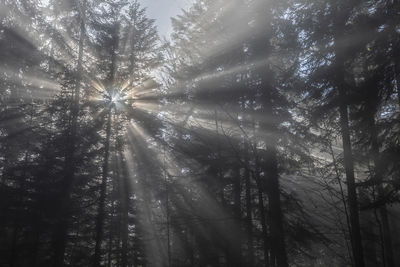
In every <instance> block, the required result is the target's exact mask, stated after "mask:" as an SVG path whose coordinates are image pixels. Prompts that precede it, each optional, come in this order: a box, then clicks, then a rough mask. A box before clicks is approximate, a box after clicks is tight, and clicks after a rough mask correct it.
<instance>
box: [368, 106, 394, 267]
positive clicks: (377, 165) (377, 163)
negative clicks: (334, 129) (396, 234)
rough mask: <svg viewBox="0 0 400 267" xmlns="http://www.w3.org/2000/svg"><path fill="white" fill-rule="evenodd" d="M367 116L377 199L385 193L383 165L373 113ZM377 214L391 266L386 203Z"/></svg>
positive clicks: (387, 261)
mask: <svg viewBox="0 0 400 267" xmlns="http://www.w3.org/2000/svg"><path fill="white" fill-rule="evenodd" d="M368 116H369V118H368V120H369V129H370V134H371V154H372V159H373V162H374V176H373V179H374V180H375V182H376V184H377V187H378V190H377V192H378V199H382V198H383V197H384V195H385V192H384V188H383V185H382V182H383V169H382V168H383V166H382V162H381V159H380V154H379V143H378V132H377V129H376V123H375V118H374V116H375V113H373V112H370V113H369V114H368ZM379 214H380V217H381V220H382V234H383V236H382V239H383V247H384V255H385V258H384V259H383V260H384V261H385V263H386V264H385V266H388V267H391V266H394V258H393V245H392V237H391V232H390V226H389V218H388V214H387V208H386V204H383V206H382V207H379Z"/></svg>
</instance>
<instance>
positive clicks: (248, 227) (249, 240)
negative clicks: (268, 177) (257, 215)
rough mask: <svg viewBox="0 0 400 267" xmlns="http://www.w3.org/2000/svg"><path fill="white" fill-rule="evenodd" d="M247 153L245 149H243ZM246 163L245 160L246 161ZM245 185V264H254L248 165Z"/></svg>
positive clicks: (250, 266) (245, 173)
mask: <svg viewBox="0 0 400 267" xmlns="http://www.w3.org/2000/svg"><path fill="white" fill-rule="evenodd" d="M245 153H247V151H245ZM246 163H247V162H246ZM244 179H245V187H246V231H247V249H248V251H247V266H249V267H252V266H254V246H253V218H252V197H251V180H250V171H249V169H248V166H247V167H246V168H245V170H244Z"/></svg>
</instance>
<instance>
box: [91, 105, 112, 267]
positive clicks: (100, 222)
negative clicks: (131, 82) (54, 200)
mask: <svg viewBox="0 0 400 267" xmlns="http://www.w3.org/2000/svg"><path fill="white" fill-rule="evenodd" d="M110 136H111V108H110V110H109V112H108V119H107V129H106V142H105V145H104V162H103V173H102V180H101V188H100V200H99V206H98V212H97V219H96V245H95V250H94V256H93V265H92V266H93V267H99V266H100V261H101V244H102V242H103V231H104V229H103V228H104V221H105V217H106V214H105V204H106V203H105V202H106V194H107V177H108V166H109V164H108V158H109V155H110Z"/></svg>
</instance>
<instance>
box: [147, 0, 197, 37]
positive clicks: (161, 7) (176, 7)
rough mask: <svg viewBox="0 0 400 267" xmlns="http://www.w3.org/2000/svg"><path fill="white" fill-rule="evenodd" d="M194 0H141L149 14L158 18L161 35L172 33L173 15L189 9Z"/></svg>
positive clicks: (150, 16)
mask: <svg viewBox="0 0 400 267" xmlns="http://www.w3.org/2000/svg"><path fill="white" fill-rule="evenodd" d="M193 1H194V0H140V2H141V3H142V7H146V8H147V16H148V17H149V18H152V19H155V20H156V25H157V28H158V31H159V33H160V35H161V36H167V35H169V34H170V33H171V29H172V28H171V20H170V18H171V17H175V16H176V15H177V14H180V13H181V9H182V8H183V9H187V8H189V7H190V5H191V4H192V3H193Z"/></svg>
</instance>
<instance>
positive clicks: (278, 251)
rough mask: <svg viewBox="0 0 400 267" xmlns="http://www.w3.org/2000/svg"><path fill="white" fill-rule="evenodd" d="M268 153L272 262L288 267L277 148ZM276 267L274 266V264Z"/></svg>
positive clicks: (281, 266)
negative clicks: (273, 257)
mask: <svg viewBox="0 0 400 267" xmlns="http://www.w3.org/2000/svg"><path fill="white" fill-rule="evenodd" d="M268 150H269V151H267V153H268V154H269V156H268V157H267V162H266V164H267V168H266V171H267V175H268V200H269V209H270V214H271V216H270V226H271V230H270V232H271V243H272V246H271V252H272V254H273V255H274V256H275V259H272V262H276V266H278V267H286V266H288V263H287V255H286V247H285V238H284V237H285V236H284V231H283V220H282V217H283V215H282V209H281V200H280V186H279V174H278V163H277V158H276V157H277V155H276V154H277V152H276V148H275V146H272V147H270V148H268ZM273 265H274V264H273Z"/></svg>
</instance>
